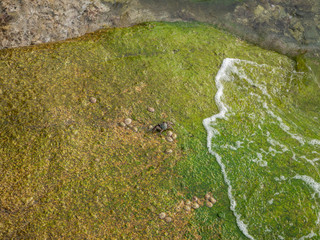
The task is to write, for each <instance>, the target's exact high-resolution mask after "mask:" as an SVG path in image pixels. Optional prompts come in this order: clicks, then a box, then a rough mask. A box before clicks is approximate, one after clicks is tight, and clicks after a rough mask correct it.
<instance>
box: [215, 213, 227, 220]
mask: <svg viewBox="0 0 320 240" xmlns="http://www.w3.org/2000/svg"><path fill="white" fill-rule="evenodd" d="M217 216H218V217H219V218H222V219H224V218H225V217H226V215H225V214H224V213H223V212H219V213H218V214H217Z"/></svg>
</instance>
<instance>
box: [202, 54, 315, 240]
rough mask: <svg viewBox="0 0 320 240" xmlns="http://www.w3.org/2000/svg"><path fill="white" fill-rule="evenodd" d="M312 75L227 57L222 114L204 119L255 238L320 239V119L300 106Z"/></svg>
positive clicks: (237, 207)
mask: <svg viewBox="0 0 320 240" xmlns="http://www.w3.org/2000/svg"><path fill="white" fill-rule="evenodd" d="M304 75H305V74H304V73H299V72H295V71H294V70H293V69H282V68H280V67H279V68H274V67H271V66H268V65H259V64H257V63H254V62H250V61H244V60H239V59H225V60H224V62H223V64H222V66H221V68H220V70H219V72H218V74H217V76H216V78H215V83H216V87H217V89H218V91H217V93H216V96H215V100H216V104H217V105H218V107H219V111H220V112H219V113H218V114H216V115H213V116H212V117H210V118H207V119H205V120H204V121H203V123H204V126H205V127H206V129H207V132H208V148H209V151H210V152H211V153H212V154H213V155H214V156H215V157H216V160H217V161H218V163H219V165H220V167H221V171H222V173H223V176H224V180H225V182H226V183H227V185H228V196H229V199H230V208H231V210H232V211H233V213H234V215H235V217H236V220H237V224H238V227H239V228H240V230H241V231H242V232H243V233H244V234H245V235H246V236H247V237H248V238H249V239H320V231H319V230H320V228H319V224H320V205H319V204H320V201H319V200H320V199H319V197H320V175H319V160H320V126H319V125H320V124H319V120H320V114H319V112H316V111H313V112H312V111H306V110H305V109H303V108H301V107H299V105H298V104H297V103H296V97H297V96H296V94H297V92H296V91H293V89H294V88H297V86H298V85H299V87H300V88H303V87H304V85H303V84H301V83H302V81H303V79H304ZM300 90H301V92H303V91H302V90H303V89H300ZM316 91H317V90H316Z"/></svg>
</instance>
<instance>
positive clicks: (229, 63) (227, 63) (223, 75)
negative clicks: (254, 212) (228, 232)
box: [203, 58, 254, 240]
mask: <svg viewBox="0 0 320 240" xmlns="http://www.w3.org/2000/svg"><path fill="white" fill-rule="evenodd" d="M240 61H241V60H239V59H231V58H226V59H224V60H223V63H222V65H221V68H220V69H219V71H218V74H217V75H216V78H215V83H216V87H217V93H216V95H215V101H216V104H217V106H218V109H219V113H218V114H215V115H213V116H211V117H209V118H206V119H204V120H203V125H204V127H205V128H206V130H207V133H208V136H207V146H208V149H209V152H210V153H211V154H212V155H214V156H215V157H216V160H217V162H218V164H219V165H220V167H221V171H222V174H223V177H224V181H225V183H226V184H227V185H228V197H229V200H230V209H231V211H232V212H233V214H234V216H235V217H236V221H237V225H238V227H239V229H240V230H241V232H242V233H243V234H244V235H245V236H246V237H247V238H249V239H252V240H253V239H254V238H253V236H251V235H250V234H249V232H248V228H247V224H245V223H244V222H243V221H242V220H241V215H240V214H239V213H238V212H237V211H236V205H237V203H236V200H235V198H234V197H233V194H232V185H231V182H230V180H229V178H228V175H227V172H226V167H225V165H224V164H223V162H222V160H221V156H220V155H219V154H218V153H217V152H215V151H213V150H212V138H213V137H214V135H215V132H214V130H213V128H212V127H211V126H210V124H211V123H212V122H215V121H216V120H217V119H218V118H220V119H225V114H226V113H227V111H228V109H227V107H226V106H225V105H224V104H223V102H222V100H221V97H222V95H223V84H222V81H223V80H224V81H229V80H230V79H229V76H230V73H232V72H238V71H237V68H236V66H235V65H234V63H238V62H240Z"/></svg>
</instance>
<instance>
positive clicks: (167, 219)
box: [164, 217, 172, 223]
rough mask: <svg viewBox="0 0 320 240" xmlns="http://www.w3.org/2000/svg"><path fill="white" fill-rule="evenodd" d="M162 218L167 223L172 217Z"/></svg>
mask: <svg viewBox="0 0 320 240" xmlns="http://www.w3.org/2000/svg"><path fill="white" fill-rule="evenodd" d="M164 220H165V221H166V222H167V223H169V222H172V218H171V217H166V218H165V219H164Z"/></svg>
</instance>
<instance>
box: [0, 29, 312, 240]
mask: <svg viewBox="0 0 320 240" xmlns="http://www.w3.org/2000/svg"><path fill="white" fill-rule="evenodd" d="M226 57H233V58H241V59H246V60H252V61H255V62H257V63H266V64H269V65H270V66H274V67H279V66H280V67H282V68H284V69H292V67H293V66H294V62H293V61H292V60H290V59H288V58H287V57H285V56H282V55H279V54H277V53H274V52H270V51H266V50H262V49H260V48H258V47H256V46H252V45H250V44H247V43H245V42H243V41H241V40H239V39H237V38H235V37H233V36H232V35H230V34H227V33H224V32H221V31H219V30H217V29H215V28H213V27H212V26H209V25H205V24H198V23H193V24H189V23H147V24H142V25H138V26H134V27H132V28H123V29H108V30H102V31H99V32H96V33H94V34H88V35H86V36H84V37H82V38H79V39H74V40H69V41H66V42H60V43H54V44H46V45H42V46H36V47H28V48H19V49H8V50H2V51H1V52H0V69H1V76H0V89H1V91H0V97H1V99H2V101H1V103H0V114H1V118H0V119H1V120H0V129H1V131H0V138H1V139H3V140H1V143H0V144H1V152H0V158H1V165H0V171H1V177H0V196H1V198H0V201H1V202H0V203H1V207H0V214H1V221H0V236H1V237H2V238H40V239H41V238H70V237H73V238H108V239H112V238H114V239H121V238H123V239H128V238H136V239H142V238H143V239H146V238H147V239H154V238H162V237H163V238H169V239H177V238H178V239H183V238H191V239H194V238H199V237H200V236H202V237H203V238H204V239H211V238H213V237H214V238H215V239H245V237H244V236H243V235H242V233H241V232H240V231H239V229H238V228H237V225H236V221H235V218H234V216H233V214H232V212H231V211H230V209H229V205H230V203H229V199H228V197H227V193H226V191H227V186H226V185H225V183H224V181H223V176H222V174H221V171H220V167H219V165H218V164H217V163H216V161H215V159H214V157H213V156H211V155H210V154H209V153H208V151H207V145H206V144H207V143H206V132H205V129H204V128H203V126H202V120H203V119H204V118H206V117H209V116H211V115H213V114H215V113H217V112H218V109H217V106H216V104H215V102H214V94H215V91H216V89H215V83H214V76H215V75H216V73H217V72H218V70H219V68H220V65H221V63H222V61H223V59H224V58H226ZM297 86H298V87H300V89H303V91H307V90H305V88H304V87H303V86H301V84H300V82H297ZM298 87H296V86H295V85H292V87H291V90H292V92H294V94H296V93H297V88H298ZM305 95H307V92H306V94H303V95H302V97H301V99H304V100H306V99H309V98H308V97H307V98H306V97H305ZM92 96H94V97H95V98H97V103H95V104H91V103H90V102H89V98H90V97H92ZM317 96H318V95H316V94H315V95H314V98H315V99H316V98H317ZM292 101H294V100H292ZM300 102H301V101H298V100H297V103H296V104H300ZM312 103H313V101H311V102H309V103H308V102H306V103H305V105H306V106H312ZM148 106H153V107H154V108H155V110H156V111H155V113H150V112H148V111H146V109H147V107H148ZM303 106H304V105H303ZM311 112H314V111H313V110H312V111H311ZM126 117H131V118H132V119H133V122H134V124H135V125H136V126H137V127H138V128H139V132H138V133H134V132H132V131H131V130H130V129H128V130H126V129H123V128H120V127H119V126H118V125H117V124H118V123H119V122H120V121H123V119H124V118H126ZM164 120H170V121H174V122H175V132H176V133H177V135H178V139H177V143H175V144H173V145H172V144H169V143H167V142H166V141H165V140H164V139H163V138H162V137H159V136H158V135H156V134H151V133H149V132H148V131H147V130H146V129H147V126H148V125H149V124H156V123H159V122H161V121H164ZM235 124H236V123H235ZM235 126H236V125H235ZM233 129H234V131H239V128H233ZM237 129H238V130H237ZM236 133H237V132H231V133H228V134H227V132H226V134H227V135H228V138H231V137H232V136H234V135H235V134H236ZM166 148H172V149H174V154H173V155H166V154H164V150H165V149H166ZM251 184H252V185H254V182H252V183H251ZM208 191H211V192H212V193H213V194H214V196H215V198H217V199H218V202H217V204H216V205H215V206H214V207H213V208H211V209H209V208H205V207H203V208H200V209H198V210H197V211H196V212H195V213H194V214H191V215H187V214H184V215H183V214H182V215H176V218H175V219H174V221H173V223H172V224H165V223H164V222H162V221H160V220H159V219H158V214H159V213H160V212H162V211H169V212H171V213H172V214H174V206H175V204H176V203H177V202H178V201H179V200H181V199H190V198H191V197H192V196H194V195H197V196H203V195H204V194H205V193H206V192H208ZM280 210H281V208H280V207H279V211H280ZM219 216H223V217H219ZM199 235H200V236H199Z"/></svg>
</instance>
